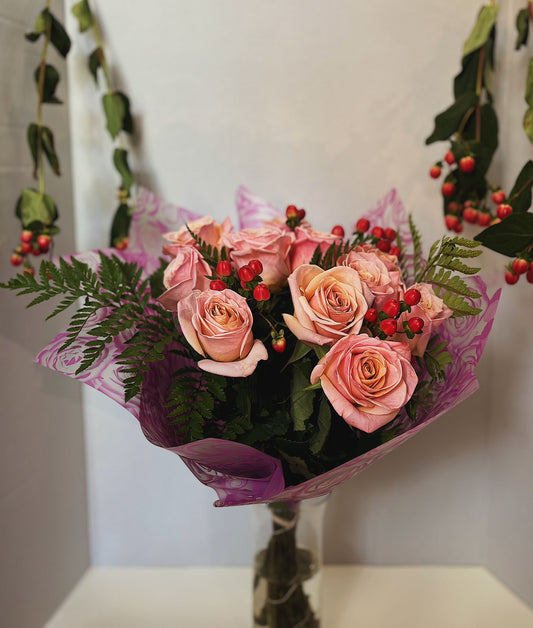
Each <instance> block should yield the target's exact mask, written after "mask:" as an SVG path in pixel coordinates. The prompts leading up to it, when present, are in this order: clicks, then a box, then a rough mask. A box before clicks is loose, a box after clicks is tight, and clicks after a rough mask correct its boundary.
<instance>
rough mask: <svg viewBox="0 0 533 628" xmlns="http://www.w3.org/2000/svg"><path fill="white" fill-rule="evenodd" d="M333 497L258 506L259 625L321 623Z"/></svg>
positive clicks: (289, 627) (277, 627)
mask: <svg viewBox="0 0 533 628" xmlns="http://www.w3.org/2000/svg"><path fill="white" fill-rule="evenodd" d="M327 497H328V496H325V497H317V498H313V499H306V500H303V501H300V502H275V503H272V504H258V505H257V506H254V507H253V508H254V528H255V529H254V533H255V534H254V537H255V548H256V551H255V555H254V581H253V587H254V590H253V596H254V597H253V602H254V603H253V613H254V624H253V625H254V628H259V627H261V628H265V627H268V628H296V627H297V628H318V627H319V626H320V595H321V590H320V585H321V571H322V536H323V522H324V512H325V509H326V503H327Z"/></svg>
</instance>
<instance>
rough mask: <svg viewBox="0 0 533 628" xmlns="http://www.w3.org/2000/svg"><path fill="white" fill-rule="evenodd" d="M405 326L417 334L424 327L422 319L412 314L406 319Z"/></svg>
mask: <svg viewBox="0 0 533 628" xmlns="http://www.w3.org/2000/svg"><path fill="white" fill-rule="evenodd" d="M407 326H408V327H409V329H410V330H411V331H412V332H413V333H415V334H418V333H419V332H421V331H422V329H423V327H424V320H423V319H422V318H420V317H419V316H413V318H410V319H409V320H408V321H407Z"/></svg>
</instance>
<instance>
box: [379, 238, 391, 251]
mask: <svg viewBox="0 0 533 628" xmlns="http://www.w3.org/2000/svg"><path fill="white" fill-rule="evenodd" d="M376 246H377V247H378V249H379V250H380V251H383V253H388V252H389V251H390V247H391V243H390V240H386V239H385V238H383V240H379V242H378V243H377V244H376Z"/></svg>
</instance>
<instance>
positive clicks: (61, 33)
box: [50, 13, 70, 57]
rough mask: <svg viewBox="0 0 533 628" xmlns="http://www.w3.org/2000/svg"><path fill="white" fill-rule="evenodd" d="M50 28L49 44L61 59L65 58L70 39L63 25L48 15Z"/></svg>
mask: <svg viewBox="0 0 533 628" xmlns="http://www.w3.org/2000/svg"><path fill="white" fill-rule="evenodd" d="M50 17H51V19H52V28H51V32H50V42H51V43H52V45H53V46H54V48H55V49H56V50H57V52H59V54H60V55H61V56H62V57H66V56H67V55H68V53H69V50H70V37H69V36H68V34H67V31H66V30H65V29H64V28H63V25H62V24H61V22H60V21H59V20H57V19H56V17H55V16H54V15H52V13H50Z"/></svg>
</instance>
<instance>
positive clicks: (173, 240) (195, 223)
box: [163, 216, 233, 257]
mask: <svg viewBox="0 0 533 628" xmlns="http://www.w3.org/2000/svg"><path fill="white" fill-rule="evenodd" d="M187 227H189V229H190V230H191V231H192V232H193V233H194V234H195V235H197V236H198V237H199V238H201V239H202V240H204V241H205V242H207V244H210V245H211V246H215V247H218V246H220V245H221V240H222V236H223V235H224V234H225V233H229V232H230V231H231V230H232V228H233V227H232V226H231V221H230V219H229V218H226V219H225V220H224V222H223V223H222V224H219V223H218V222H216V221H215V220H213V219H212V218H211V216H204V217H203V218H199V219H198V220H192V221H191V222H189V223H188V224H187V225H183V227H181V229H179V230H178V231H172V232H170V233H165V234H164V235H163V238H164V239H165V240H167V241H168V244H164V245H163V253H165V254H166V255H172V257H174V256H175V255H176V251H177V250H178V249H177V246H178V245H183V244H187V245H189V246H196V243H195V241H194V238H193V237H192V236H191V234H190V233H189V229H187Z"/></svg>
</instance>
